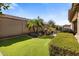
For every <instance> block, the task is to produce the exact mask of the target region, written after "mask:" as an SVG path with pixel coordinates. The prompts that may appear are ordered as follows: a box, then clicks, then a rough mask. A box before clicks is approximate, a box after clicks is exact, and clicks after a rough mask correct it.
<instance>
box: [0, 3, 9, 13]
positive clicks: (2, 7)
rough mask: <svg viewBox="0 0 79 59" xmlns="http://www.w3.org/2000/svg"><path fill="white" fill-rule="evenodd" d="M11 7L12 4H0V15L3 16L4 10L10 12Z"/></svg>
mask: <svg viewBox="0 0 79 59" xmlns="http://www.w3.org/2000/svg"><path fill="white" fill-rule="evenodd" d="M9 7H10V3H0V14H2V10H8V9H9Z"/></svg>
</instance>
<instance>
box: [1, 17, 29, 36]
mask: <svg viewBox="0 0 79 59" xmlns="http://www.w3.org/2000/svg"><path fill="white" fill-rule="evenodd" d="M25 24H26V21H25V20H22V19H21V20H19V19H17V18H16V17H13V18H9V16H8V17H0V37H5V36H12V35H19V34H23V33H27V32H28V29H27V28H26V26H25Z"/></svg>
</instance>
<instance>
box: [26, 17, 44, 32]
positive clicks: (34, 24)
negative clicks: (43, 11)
mask: <svg viewBox="0 0 79 59" xmlns="http://www.w3.org/2000/svg"><path fill="white" fill-rule="evenodd" d="M26 26H27V28H28V29H29V30H31V29H32V30H33V31H34V32H36V31H38V30H39V28H42V27H43V20H42V19H40V18H39V17H38V18H37V19H30V20H28V21H27V22H26Z"/></svg>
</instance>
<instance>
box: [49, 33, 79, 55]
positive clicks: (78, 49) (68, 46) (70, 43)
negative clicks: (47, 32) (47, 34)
mask: <svg viewBox="0 0 79 59" xmlns="http://www.w3.org/2000/svg"><path fill="white" fill-rule="evenodd" d="M49 52H50V55H53V56H54V55H55V56H59V55H60V56H66V55H68V56H72V55H73V56H74V55H79V44H78V42H77V40H76V38H75V37H74V36H73V34H70V33H58V35H57V36H56V37H55V38H53V40H51V42H50V44H49Z"/></svg>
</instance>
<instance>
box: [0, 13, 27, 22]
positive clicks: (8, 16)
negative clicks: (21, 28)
mask: <svg viewBox="0 0 79 59" xmlns="http://www.w3.org/2000/svg"><path fill="white" fill-rule="evenodd" d="M0 17H1V18H2V17H3V18H10V19H12V20H21V21H24V20H28V19H26V18H23V17H18V16H12V15H7V14H1V15H0Z"/></svg>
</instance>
